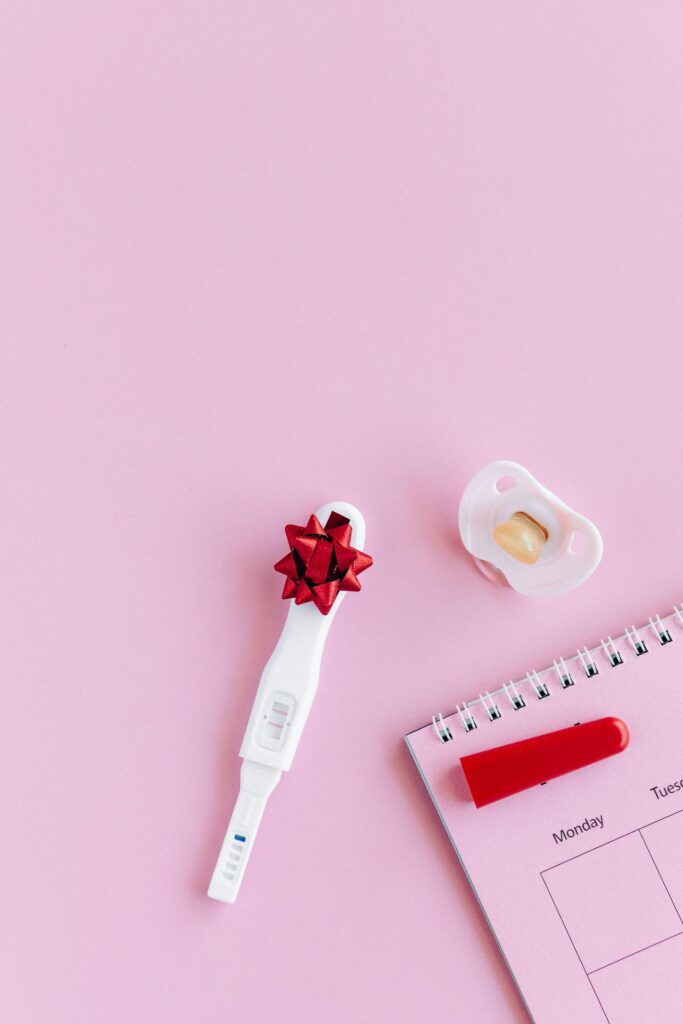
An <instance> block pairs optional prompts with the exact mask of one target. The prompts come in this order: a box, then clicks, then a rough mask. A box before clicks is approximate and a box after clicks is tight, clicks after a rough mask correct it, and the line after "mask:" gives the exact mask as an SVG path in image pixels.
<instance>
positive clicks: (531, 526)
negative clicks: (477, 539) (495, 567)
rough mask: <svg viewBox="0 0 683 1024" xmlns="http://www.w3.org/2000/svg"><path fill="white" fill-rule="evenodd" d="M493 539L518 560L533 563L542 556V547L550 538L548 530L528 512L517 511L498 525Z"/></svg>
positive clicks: (527, 563)
mask: <svg viewBox="0 0 683 1024" xmlns="http://www.w3.org/2000/svg"><path fill="white" fill-rule="evenodd" d="M493 539H494V540H495V542H496V544H497V545H498V547H501V548H502V549H503V551H507V553H508V555H511V556H512V558H514V559H516V560H517V561H518V562H522V563H523V564H524V565H533V564H534V562H537V561H538V559H539V558H540V555H541V549H542V548H543V545H544V544H545V542H546V541H547V539H548V531H547V530H546V528H545V527H544V526H541V524H540V523H537V522H536V520H535V519H532V518H531V516H529V515H527V514H526V512H515V513H513V515H511V516H510V518H509V519H507V520H506V521H505V522H504V523H499V524H498V526H496V528H495V530H494V531H493Z"/></svg>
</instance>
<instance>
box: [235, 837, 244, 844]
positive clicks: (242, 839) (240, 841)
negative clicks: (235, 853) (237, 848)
mask: <svg viewBox="0 0 683 1024" xmlns="http://www.w3.org/2000/svg"><path fill="white" fill-rule="evenodd" d="M234 838H235V839H236V840H237V842H238V843H246V841H247V837H246V836H234Z"/></svg>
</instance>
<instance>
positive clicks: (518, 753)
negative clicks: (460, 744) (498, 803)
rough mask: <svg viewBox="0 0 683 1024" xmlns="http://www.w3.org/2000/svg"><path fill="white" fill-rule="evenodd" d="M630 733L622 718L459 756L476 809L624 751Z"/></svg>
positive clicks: (562, 730)
mask: <svg viewBox="0 0 683 1024" xmlns="http://www.w3.org/2000/svg"><path fill="white" fill-rule="evenodd" d="M630 738H631V735H630V733H629V731H628V726H627V725H626V723H625V722H622V720H621V719H620V718H598V719H597V720H596V721H595V722H586V723H585V724H583V725H570V726H569V728H568V729H558V730H557V732H546V733H544V734H543V735H542V736H533V737H532V738H531V739H529V740H520V741H519V742H518V743H506V744H505V745H504V746H502V747H494V748H493V750H482V751H481V753H479V754H468V755H467V756H466V757H461V758H460V764H461V765H462V770H463V771H464V773H465V778H466V779H467V784H468V786H469V787H470V792H471V793H472V799H473V800H474V802H475V804H476V805H477V807H484V806H485V805H486V804H492V803H493V802H494V801H495V800H503V799H504V797H506V796H512V795H513V793H521V791H522V790H523V789H530V788H531V786H538V785H540V784H541V783H542V782H548V781H549V780H550V779H556V778H557V777H558V776H559V775H566V774H567V772H575V771H576V770H577V768H585V767H586V765H589V764H593V763H594V762H595V761H602V759H603V758H605V757H612V755H613V754H619V753H620V752H621V751H622V750H626V747H627V746H628V744H629V740H630Z"/></svg>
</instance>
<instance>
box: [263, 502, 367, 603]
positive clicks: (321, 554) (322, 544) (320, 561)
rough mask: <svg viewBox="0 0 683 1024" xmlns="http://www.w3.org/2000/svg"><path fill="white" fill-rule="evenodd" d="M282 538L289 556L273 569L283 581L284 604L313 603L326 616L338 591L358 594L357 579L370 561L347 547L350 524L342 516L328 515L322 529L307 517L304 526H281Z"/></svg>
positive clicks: (360, 552) (315, 519)
mask: <svg viewBox="0 0 683 1024" xmlns="http://www.w3.org/2000/svg"><path fill="white" fill-rule="evenodd" d="M285 534H286V535H287V541H288V543H289V547H290V551H289V554H288V555H285V557H284V558H281V559H280V561H279V562H276V564H275V566H274V568H275V571H276V572H282V573H284V574H285V576H286V577H287V579H286V580H285V587H284V590H283V591H282V597H283V598H284V599H285V600H286V599H287V598H290V597H293V598H294V601H295V603H296V604H306V603H307V602H308V601H313V602H315V606H316V608H318V610H319V611H321V612H322V613H323V615H327V613H328V612H329V610H330V608H331V607H332V605H333V604H334V602H335V600H336V597H337V594H338V593H339V591H340V590H360V588H361V587H360V583H359V582H358V576H359V575H360V573H362V572H364V571H365V570H366V569H369V568H370V566H371V565H372V558H371V557H370V555H365V554H363V552H362V551H357V550H356V548H352V547H351V545H350V544H349V541H350V540H351V523H350V521H349V520H348V519H347V518H346V516H341V515H339V513H338V512H331V513H330V516H329V518H328V520H327V522H326V523H325V526H324V527H323V526H321V524H320V520H319V519H318V518H317V516H311V518H310V519H309V520H308V523H307V524H306V526H291V525H290V526H285Z"/></svg>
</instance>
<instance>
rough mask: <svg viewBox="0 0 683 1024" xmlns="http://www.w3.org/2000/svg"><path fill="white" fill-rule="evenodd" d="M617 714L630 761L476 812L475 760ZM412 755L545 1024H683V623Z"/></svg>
mask: <svg viewBox="0 0 683 1024" xmlns="http://www.w3.org/2000/svg"><path fill="white" fill-rule="evenodd" d="M608 715H615V716H617V717H618V718H621V719H623V720H624V721H625V722H626V724H627V725H628V726H629V729H630V731H631V743H630V745H629V747H628V749H627V750H625V751H624V752H623V753H622V754H620V755H619V756H618V757H612V758H608V759H607V760H605V761H601V762H599V763H598V764H594V765H591V766H589V767H588V768H584V769H581V770H580V771H577V772H574V773H572V774H570V775H565V776H563V777H561V778H559V779H554V780H553V781H551V782H549V783H548V784H546V785H543V786H536V787H534V788H533V789H530V790H526V791H525V792H523V793H519V794H517V795H516V796H513V797H510V798H508V799H506V800H501V801H499V802H498V803H494V804H490V805H489V806H486V807H482V808H480V809H477V808H475V805H474V803H473V802H472V800H471V798H470V796H469V792H468V790H467V787H466V783H465V781H464V777H463V775H462V770H461V769H460V765H459V758H460V757H462V756H463V755H464V754H469V753H475V752H476V751H479V750H486V749H488V748H491V747H495V746H498V745H499V744H503V743H510V742H513V741H514V740H519V739H524V738H526V737H530V736H535V735H539V734H541V733H543V732H549V731H551V730H553V729H560V728H563V727H566V726H569V725H572V724H574V723H576V722H586V721H591V720H592V719H596V718H601V717H603V716H608ZM405 741H406V743H407V745H408V747H409V749H410V752H411V754H412V756H413V758H414V759H415V763H416V765H417V767H418V769H419V771H420V774H421V776H422V779H423V781H424V783H425V786H426V787H427V790H428V791H429V794H430V796H431V798H432V800H433V801H434V806H435V807H436V810H437V811H438V814H439V816H440V818H441V821H442V822H443V825H444V827H445V828H446V831H447V832H448V835H449V837H450V839H451V842H452V844H453V847H454V849H455V852H456V853H457V855H458V858H459V859H460V863H461V864H462V867H463V868H464V870H465V872H466V874H467V877H468V879H469V881H470V884H471V885H472V888H473V889H474V892H475V894H476V896H477V899H478V901H479V904H480V906H481V909H482V911H483V912H484V915H485V916H486V919H487V921H488V923H489V926H490V927H491V929H492V931H493V934H494V936H495V938H496V941H497V942H498V945H499V947H500V950H501V952H502V954H503V956H504V958H505V960H506V962H507V965H508V967H509V969H510V971H511V972H512V975H513V977H514V979H515V981H516V983H517V986H518V988H519V990H520V992H521V994H522V998H523V999H524V1001H525V1004H526V1006H527V1009H528V1012H529V1015H530V1016H531V1019H532V1020H533V1021H534V1022H535V1024H576V1022H577V1021H581V1024H605V1021H607V1022H609V1024H678V1022H680V1021H683V609H682V608H676V609H675V610H674V611H673V612H672V613H671V614H670V615H667V616H665V617H664V618H660V617H659V616H657V617H656V618H654V619H651V620H650V622H649V623H648V625H647V626H644V627H642V628H639V629H636V628H634V627H629V628H628V629H627V630H626V631H625V632H624V634H623V635H622V636H619V637H617V638H616V639H614V640H612V638H608V639H607V640H605V641H601V642H600V644H599V645H598V646H597V647H595V648H592V649H590V650H589V649H587V648H585V647H584V648H582V649H581V650H580V651H578V652H577V653H576V654H575V655H574V656H573V657H571V658H566V659H560V660H559V661H557V662H555V663H554V664H553V665H552V666H551V667H550V668H547V669H545V670H543V671H541V672H529V673H528V674H527V676H526V677H525V678H524V679H522V680H519V681H517V682H509V683H506V684H505V685H504V686H502V687H501V688H500V689H496V690H495V691H493V692H487V693H484V694H481V695H479V696H478V697H476V698H475V699H474V700H471V701H468V702H467V703H466V704H463V705H461V706H459V707H458V708H457V709H456V711H455V712H454V713H453V714H450V715H448V716H445V717H443V716H441V715H435V716H434V718H433V720H432V722H430V723H429V724H428V725H425V726H423V727H422V728H419V729H416V730H415V731H414V732H411V733H408V734H407V735H406V737H405Z"/></svg>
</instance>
